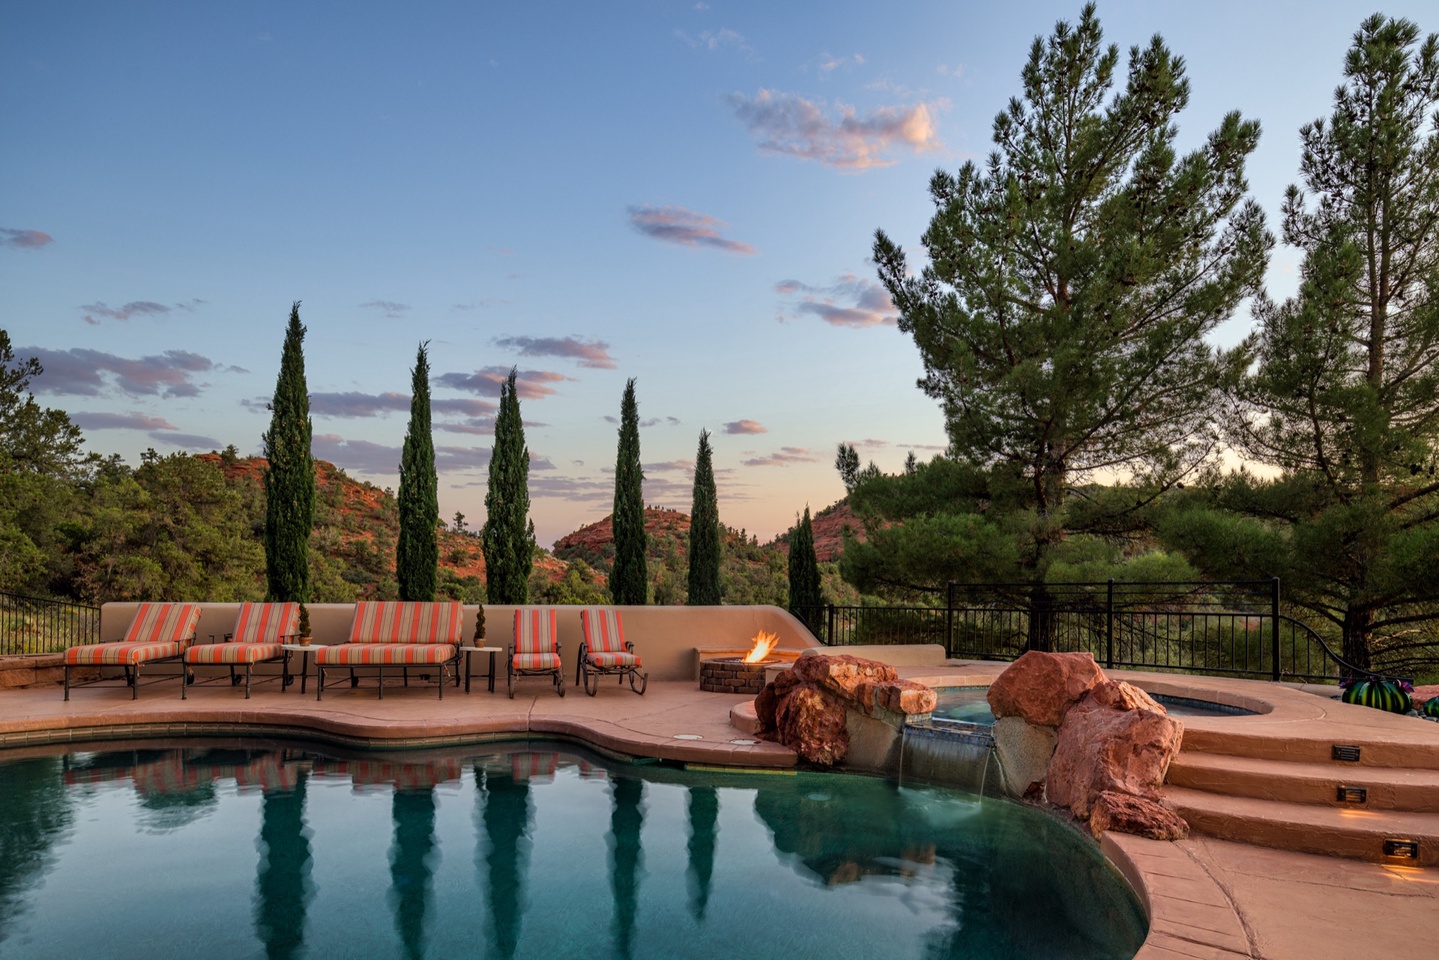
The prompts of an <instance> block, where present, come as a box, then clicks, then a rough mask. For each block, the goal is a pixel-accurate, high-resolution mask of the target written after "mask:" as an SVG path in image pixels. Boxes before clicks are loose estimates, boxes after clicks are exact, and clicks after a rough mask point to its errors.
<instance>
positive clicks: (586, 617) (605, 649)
mask: <svg viewBox="0 0 1439 960" xmlns="http://www.w3.org/2000/svg"><path fill="white" fill-rule="evenodd" d="M580 622H581V623H582V624H584V628H585V643H586V644H588V645H589V650H590V653H623V652H624V649H625V625H624V621H622V620H621V619H620V612H619V611H618V610H615V609H613V608H610V609H605V608H603V607H586V608H585V609H583V610H581V611H580Z"/></svg>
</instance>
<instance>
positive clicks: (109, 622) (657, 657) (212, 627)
mask: <svg viewBox="0 0 1439 960" xmlns="http://www.w3.org/2000/svg"><path fill="white" fill-rule="evenodd" d="M137 606H138V604H135V603H107V604H105V605H104V606H103V607H102V608H101V611H100V636H101V638H102V639H104V640H118V639H119V638H120V637H122V636H123V635H124V633H125V628H126V627H128V626H129V624H130V621H131V620H132V619H133V618H134V616H135V608H136V607H137ZM239 607H240V605H239V604H237V603H202V604H200V625H199V628H198V634H199V642H200V643H209V642H210V635H211V634H213V635H214V636H215V641H216V642H218V641H219V640H220V638H221V637H223V636H224V634H225V633H226V632H227V631H229V630H231V629H233V628H234V626H235V616H236V614H237V612H238V611H239ZM557 609H558V610H559V619H558V623H559V628H560V658H561V659H562V660H563V661H564V663H565V670H566V676H567V677H568V678H569V679H570V680H573V679H574V673H575V658H576V656H577V655H578V651H579V648H580V641H582V640H583V639H584V632H583V630H582V628H581V627H580V608H579V607H558V608H557ZM309 611H310V631H311V634H312V636H314V638H315V642H316V643H343V642H344V641H345V639H346V638H347V637H349V635H350V624H351V623H352V622H353V620H354V616H355V608H354V606H353V605H352V604H348V603H312V604H309ZM620 611H621V613H622V614H623V617H624V627H625V639H626V640H629V641H631V642H632V643H634V645H635V652H636V653H638V654H639V655H640V657H641V658H642V659H643V660H644V665H645V670H646V671H647V672H648V673H649V675H650V677H651V679H654V680H696V679H698V676H699V674H698V670H699V661H698V658H697V656H696V654H695V650H696V649H700V650H734V649H743V648H747V647H748V646H749V643H750V640H751V639H752V638H753V637H754V635H755V634H756V633H758V632H759V631H760V630H766V631H768V632H770V633H773V634H776V635H778V637H779V648H780V649H782V650H794V651H800V650H804V649H807V648H811V647H818V646H819V642H818V641H817V640H815V638H814V637H813V635H811V634H810V632H809V631H808V630H807V629H805V626H804V624H802V623H800V622H799V621H798V620H796V619H795V618H794V617H793V616H791V615H790V613H789V611H787V610H781V609H780V608H779V607H765V606H752V607H750V606H746V607H739V606H735V607H729V606H721V607H621V608H620ZM474 617H475V606H474V605H473V604H467V605H466V606H465V621H466V623H467V624H469V625H473V623H474ZM514 620H515V608H514V607H513V606H503V605H498V604H488V603H487V604H485V635H486V636H485V643H486V644H489V645H491V646H496V647H507V646H508V645H509V643H510V640H511V638H512V636H513V633H514ZM470 632H471V630H470V628H469V627H467V628H466V631H465V633H466V637H468V636H469V634H470ZM500 674H501V677H503V675H504V671H503V669H501V671H500Z"/></svg>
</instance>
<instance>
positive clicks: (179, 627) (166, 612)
mask: <svg viewBox="0 0 1439 960" xmlns="http://www.w3.org/2000/svg"><path fill="white" fill-rule="evenodd" d="M199 622H200V608H199V606H197V605H196V604H193V603H142V604H140V606H139V607H137V608H136V610H135V619H134V620H131V621H130V629H129V630H126V631H125V642H126V643H185V642H187V641H189V640H191V639H192V638H194V636H195V625H196V624H198V623H199Z"/></svg>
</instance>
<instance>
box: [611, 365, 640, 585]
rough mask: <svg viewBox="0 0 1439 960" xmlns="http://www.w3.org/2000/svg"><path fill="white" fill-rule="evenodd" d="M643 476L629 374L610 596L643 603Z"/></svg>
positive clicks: (622, 408) (618, 466)
mask: <svg viewBox="0 0 1439 960" xmlns="http://www.w3.org/2000/svg"><path fill="white" fill-rule="evenodd" d="M644 479H645V472H644V470H643V469H642V468H641V467H640V409H639V404H638V403H636V402H635V381H634V378H633V377H631V378H630V379H629V382H628V383H626V384H625V395H624V399H623V400H622V401H621V402H620V447H619V454H618V457H617V459H616V460H615V508H614V513H613V515H612V522H613V524H614V533H615V563H614V567H613V569H612V570H611V572H610V596H611V597H612V598H613V599H614V602H615V603H626V604H643V603H644V602H645V597H646V594H647V593H648V590H649V574H648V572H647V571H646V569H645V499H644V486H643V485H644Z"/></svg>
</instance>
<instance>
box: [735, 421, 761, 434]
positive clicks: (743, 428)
mask: <svg viewBox="0 0 1439 960" xmlns="http://www.w3.org/2000/svg"><path fill="white" fill-rule="evenodd" d="M724 432H725V433H769V427H766V426H765V425H764V424H762V423H760V422H759V421H757V420H731V421H730V422H729V423H727V424H725V425H724Z"/></svg>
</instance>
